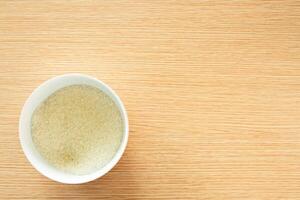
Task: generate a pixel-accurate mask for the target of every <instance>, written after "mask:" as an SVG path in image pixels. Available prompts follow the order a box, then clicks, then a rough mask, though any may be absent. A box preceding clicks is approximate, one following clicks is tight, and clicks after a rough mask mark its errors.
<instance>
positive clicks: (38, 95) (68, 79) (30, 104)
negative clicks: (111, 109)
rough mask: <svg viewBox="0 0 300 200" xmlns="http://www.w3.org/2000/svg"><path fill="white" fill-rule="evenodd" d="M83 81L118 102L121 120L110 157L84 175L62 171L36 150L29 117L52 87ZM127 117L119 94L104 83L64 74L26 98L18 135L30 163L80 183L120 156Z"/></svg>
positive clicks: (104, 170)
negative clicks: (121, 127)
mask: <svg viewBox="0 0 300 200" xmlns="http://www.w3.org/2000/svg"><path fill="white" fill-rule="evenodd" d="M78 84H86V85H90V86H94V87H96V88H98V89H99V90H101V91H103V92H105V93H106V94H107V95H109V96H110V97H111V98H112V99H113V100H114V102H115V103H116V105H117V106H118V108H119V110H120V112H121V116H122V118H123V123H124V133H123V139H122V142H121V144H120V147H119V149H118V151H117V152H116V154H115V155H114V157H113V158H112V160H111V161H110V162H109V163H107V164H106V165H105V166H104V167H103V168H101V169H99V170H97V171H94V172H92V173H90V174H87V175H74V174H69V173H66V172H63V171H61V170H59V169H57V168H55V167H53V166H51V165H50V164H48V163H47V161H46V160H44V159H43V157H42V156H41V155H40V154H39V152H38V151H37V149H36V148H35V146H34V143H33V141H32V137H31V117H32V114H33V112H34V110H35V108H36V107H37V106H38V105H39V104H40V103H42V102H43V101H44V100H45V99H47V97H49V96H50V95H51V94H52V93H54V92H55V91H57V90H59V89H61V88H63V87H66V86H70V85H78ZM128 128H129V127H128V118H127V113H126V110H125V107H124V105H123V103H122V101H121V99H120V98H119V97H118V95H117V94H116V93H115V92H114V91H113V90H112V89H111V88H110V87H108V86H107V85H106V84H105V83H103V82H101V81H99V80H98V79H96V78H93V77H90V76H87V75H83V74H65V75H61V76H56V77H54V78H52V79H49V80H47V81H46V82H44V83H42V84H41V85H40V86H39V87H38V88H36V89H35V90H34V91H33V92H32V94H31V95H30V96H29V98H28V99H27V100H26V102H25V104H24V106H23V109H22V112H21V115H20V121H19V135H20V141H21V146H22V148H23V151H24V153H25V155H26V157H27V159H28V160H29V162H30V163H31V164H32V166H33V167H34V168H36V169H37V170H38V171H39V172H40V173H41V174H43V175H44V176H46V177H48V178H50V179H52V180H54V181H58V182H61V183H66V184H79V183H85V182H89V181H92V180H95V179H97V178H99V177H101V176H103V175H104V174H106V173H107V172H108V171H110V170H111V169H112V168H113V167H114V166H115V165H116V164H117V162H118V161H119V160H120V158H121V157H122V155H123V153H124V151H125V148H126V145H127V141H128Z"/></svg>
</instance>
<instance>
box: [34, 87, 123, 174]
mask: <svg viewBox="0 0 300 200" xmlns="http://www.w3.org/2000/svg"><path fill="white" fill-rule="evenodd" d="M31 123H32V127H31V128H32V129H31V132H32V139H33V142H34V144H35V146H36V148H37V150H38V151H39V152H40V154H41V155H42V156H43V157H44V158H45V160H47V161H48V162H49V163H50V164H51V165H53V166H54V167H56V168H58V169H61V170H63V171H66V172H69V173H73V174H78V175H83V174H88V173H91V172H93V171H95V170H97V169H99V168H101V167H103V166H104V165H105V164H107V163H108V162H109V161H110V160H111V159H112V157H113V156H114V154H115V153H116V151H117V150H118V148H119V146H120V143H121V140H122V133H123V129H124V127H123V122H122V118H121V113H120V111H119V109H118V107H117V105H116V104H115V103H114V101H113V100H112V99H111V98H110V97H109V96H107V95H106V94H105V93H103V92H101V91H100V90H99V89H97V88H94V87H91V86H87V85H73V86H68V87H65V88H62V89H60V90H58V91H56V92H55V93H53V94H52V95H51V96H50V97H48V98H47V99H46V100H45V101H44V102H43V103H42V104H41V105H40V106H39V107H37V109H36V110H35V111H34V114H33V116H32V119H31Z"/></svg>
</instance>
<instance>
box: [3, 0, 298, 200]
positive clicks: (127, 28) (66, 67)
mask: <svg viewBox="0 0 300 200" xmlns="http://www.w3.org/2000/svg"><path fill="white" fill-rule="evenodd" d="M0 70H1V71H0V91H1V92H0V95H1V96H0V142H1V144H0V199H175V198H176V199H206V200H208V199H209V200H219V199H236V200H241V199H246V200H250V199H251V200H252V199H253V200H259V199H268V200H270V199H275V200H283V199H284V200H288V199H293V200H295V199H300V124H299V122H300V121H299V120H300V106H299V105H300V2H299V1H289V0H282V1H198V0H195V1H192V0H187V1H174V0H172V1H171V0H170V1H168V0H167V1H130V0H122V1H92V0H87V1H80V0H78V1H72V0H71V1H61V0H56V1H27V0H24V1H13V0H11V1H0ZM69 72H80V73H86V74H89V75H92V76H96V77H97V78H99V79H101V80H103V81H104V82H106V83H108V84H109V85H110V86H112V88H114V89H115V90H116V91H117V93H118V94H119V95H120V96H121V98H122V99H123V101H124V103H125V106H126V108H127V110H128V114H129V120H130V138H129V143H128V148H127V150H126V153H125V155H124V156H123V158H122V160H121V161H120V163H119V164H118V165H117V166H116V167H115V168H114V169H113V170H112V171H111V172H110V173H108V174H107V175H106V176H104V177H103V178H101V179H98V180H96V181H93V182H90V183H88V184H83V185H63V184H59V183H56V182H53V181H51V180H48V179H47V178H45V177H43V176H42V175H40V174H39V173H38V172H37V171H36V170H35V169H33V168H32V167H31V165H30V164H29V163H28V161H27V160H26V159H25V157H24V155H23V152H22V150H21V147H20V144H19V139H18V117H19V114H20V110H21V108H22V105H23V103H24V102H25V100H26V98H27V97H28V96H29V94H30V93H31V92H32V90H33V89H34V88H35V87H37V86H38V85H39V84H40V83H42V82H43V81H45V80H47V79H49V78H51V77H54V76H56V75H59V74H64V73H69Z"/></svg>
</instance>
